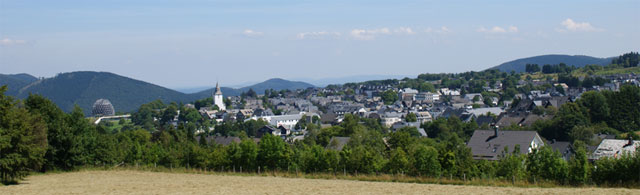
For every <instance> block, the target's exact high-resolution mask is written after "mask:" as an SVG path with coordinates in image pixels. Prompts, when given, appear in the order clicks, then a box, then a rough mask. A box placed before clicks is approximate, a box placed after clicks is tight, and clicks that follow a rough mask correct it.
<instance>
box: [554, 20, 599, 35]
mask: <svg viewBox="0 0 640 195" xmlns="http://www.w3.org/2000/svg"><path fill="white" fill-rule="evenodd" d="M560 24H561V25H562V26H564V29H558V31H560V32H567V31H572V32H592V31H602V29H599V28H596V27H594V26H591V24H590V23H588V22H576V21H573V19H571V18H567V19H566V20H564V21H562V22H561V23H560Z"/></svg>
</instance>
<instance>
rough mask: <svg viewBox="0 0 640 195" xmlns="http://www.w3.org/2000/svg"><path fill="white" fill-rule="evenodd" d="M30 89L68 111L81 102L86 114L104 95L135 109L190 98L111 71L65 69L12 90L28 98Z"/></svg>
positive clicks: (122, 106) (121, 107)
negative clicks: (148, 104) (150, 103)
mask: <svg viewBox="0 0 640 195" xmlns="http://www.w3.org/2000/svg"><path fill="white" fill-rule="evenodd" d="M9 87H11V86H9ZM30 93H33V94H40V95H42V96H44V97H47V98H48V99H51V100H52V101H53V102H55V103H56V104H57V105H58V106H59V107H60V108H62V109H63V110H64V111H66V112H69V111H71V110H72V109H73V106H74V105H75V104H77V105H78V106H80V107H81V108H82V109H83V110H84V111H85V113H86V114H88V113H90V112H91V107H92V106H93V103H94V102H95V101H96V100H97V99H100V98H106V99H109V101H111V103H112V104H113V106H114V107H115V109H116V111H132V110H135V109H136V108H137V107H138V106H140V105H141V104H144V103H148V102H150V101H153V100H156V99H160V100H162V101H164V102H171V101H188V100H189V99H187V96H186V95H185V94H183V93H180V92H177V91H174V90H171V89H167V88H164V87H161V86H158V85H154V84H151V83H147V82H143V81H139V80H135V79H131V78H127V77H123V76H120V75H116V74H113V73H108V72H71V73H62V74H59V75H57V76H55V77H52V78H47V79H43V80H38V81H35V82H34V83H32V84H30V85H28V86H26V87H24V88H22V89H21V90H20V91H18V93H14V94H11V93H8V94H9V95H12V96H16V97H19V98H26V97H27V96H29V94H30Z"/></svg>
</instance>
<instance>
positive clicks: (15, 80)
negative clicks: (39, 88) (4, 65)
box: [0, 73, 38, 94]
mask: <svg viewBox="0 0 640 195" xmlns="http://www.w3.org/2000/svg"><path fill="white" fill-rule="evenodd" d="M37 80H38V78H36V77H34V76H31V75H29V74H24V73H23V74H0V86H3V85H7V86H8V87H9V91H7V94H17V93H18V91H19V90H20V89H22V88H23V87H25V86H27V85H29V84H30V83H32V82H35V81H37Z"/></svg>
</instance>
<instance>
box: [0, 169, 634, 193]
mask: <svg viewBox="0 0 640 195" xmlns="http://www.w3.org/2000/svg"><path fill="white" fill-rule="evenodd" d="M0 192H2V193H1V194H581V195H585V194H640V190H637V189H625V188H537V187H531V188H520V187H488V186H468V185H438V184H415V183H395V182H366V181H350V180H335V179H334V180H325V179H303V178H285V177H272V176H230V175H212V174H193V173H162V172H147V171H133V170H116V171H114V170H111V171H80V172H69V173H53V174H44V175H33V176H29V177H27V178H26V179H25V180H24V181H21V182H20V183H19V184H17V185H9V186H2V187H0Z"/></svg>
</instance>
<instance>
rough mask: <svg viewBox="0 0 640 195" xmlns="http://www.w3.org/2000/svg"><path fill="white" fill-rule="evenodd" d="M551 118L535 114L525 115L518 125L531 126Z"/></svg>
mask: <svg viewBox="0 0 640 195" xmlns="http://www.w3.org/2000/svg"><path fill="white" fill-rule="evenodd" d="M551 118H553V116H551V115H545V116H540V115H536V114H529V115H527V117H524V119H522V122H520V124H521V125H524V126H531V125H533V123H535V122H536V121H538V120H549V119H551Z"/></svg>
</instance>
